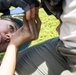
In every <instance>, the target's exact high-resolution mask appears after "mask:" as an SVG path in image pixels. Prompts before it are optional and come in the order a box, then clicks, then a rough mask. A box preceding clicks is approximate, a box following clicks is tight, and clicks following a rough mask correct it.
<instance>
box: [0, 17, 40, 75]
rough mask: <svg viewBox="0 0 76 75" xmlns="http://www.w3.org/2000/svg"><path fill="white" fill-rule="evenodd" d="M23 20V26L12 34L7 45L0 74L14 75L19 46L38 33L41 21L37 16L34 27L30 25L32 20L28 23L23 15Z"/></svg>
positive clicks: (35, 36)
mask: <svg viewBox="0 0 76 75" xmlns="http://www.w3.org/2000/svg"><path fill="white" fill-rule="evenodd" d="M23 21H24V23H23V26H22V27H21V28H19V29H18V30H17V31H16V32H15V33H14V34H13V36H12V37H11V39H10V42H9V44H8V46H7V49H6V53H5V55H4V58H3V61H2V64H1V67H0V75H14V71H15V66H16V58H17V53H18V49H19V47H20V46H21V45H23V44H25V43H27V42H29V41H32V40H34V39H37V37H38V35H39V31H40V26H41V21H40V19H39V17H38V16H37V17H36V19H35V22H34V24H35V27H33V25H32V22H31V21H32V20H30V23H29V21H27V20H26V19H25V16H24V18H23ZM30 25H31V27H30ZM36 29H37V30H36ZM34 32H37V34H34ZM16 38H17V39H16Z"/></svg>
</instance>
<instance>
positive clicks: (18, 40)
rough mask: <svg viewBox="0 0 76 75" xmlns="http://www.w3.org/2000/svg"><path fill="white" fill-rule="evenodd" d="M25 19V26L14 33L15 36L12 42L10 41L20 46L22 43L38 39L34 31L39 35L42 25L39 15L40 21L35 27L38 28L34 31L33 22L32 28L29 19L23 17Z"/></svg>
mask: <svg viewBox="0 0 76 75" xmlns="http://www.w3.org/2000/svg"><path fill="white" fill-rule="evenodd" d="M23 20H24V23H23V26H22V27H21V28H20V29H18V30H17V32H16V33H15V34H14V35H13V37H12V38H11V40H10V43H9V44H12V45H14V46H16V47H18V48H19V47H20V46H21V45H23V44H25V43H27V42H30V41H32V40H34V39H36V37H35V36H36V35H35V34H33V33H34V32H37V35H38V33H39V30H40V26H41V22H40V19H39V17H37V21H38V22H37V23H35V26H36V27H35V29H37V30H34V31H32V30H33V29H32V28H33V27H32V23H30V24H31V28H30V27H29V26H30V25H29V23H28V21H27V20H26V19H23Z"/></svg>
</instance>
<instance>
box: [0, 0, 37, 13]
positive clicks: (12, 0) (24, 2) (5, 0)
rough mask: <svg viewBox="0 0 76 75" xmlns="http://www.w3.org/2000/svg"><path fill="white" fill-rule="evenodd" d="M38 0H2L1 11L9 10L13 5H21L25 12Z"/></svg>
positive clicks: (0, 2)
mask: <svg viewBox="0 0 76 75" xmlns="http://www.w3.org/2000/svg"><path fill="white" fill-rule="evenodd" d="M36 1H37V0H0V12H3V11H6V10H8V9H9V8H10V7H11V6H14V7H18V6H19V7H21V8H22V9H23V10H24V11H25V12H26V11H28V10H29V9H30V8H32V7H34V6H35V3H36Z"/></svg>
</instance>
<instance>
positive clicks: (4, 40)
mask: <svg viewBox="0 0 76 75" xmlns="http://www.w3.org/2000/svg"><path fill="white" fill-rule="evenodd" d="M18 29H19V27H18V25H17V24H16V23H14V22H12V21H9V20H0V52H1V51H4V50H5V49H6V47H7V45H8V43H9V42H10V39H11V37H12V36H13V35H14V33H15V32H16V31H17V30H18Z"/></svg>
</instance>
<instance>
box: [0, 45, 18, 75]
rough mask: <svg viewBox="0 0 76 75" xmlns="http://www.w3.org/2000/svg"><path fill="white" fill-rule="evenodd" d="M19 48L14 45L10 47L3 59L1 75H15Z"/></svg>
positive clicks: (0, 68)
mask: <svg viewBox="0 0 76 75" xmlns="http://www.w3.org/2000/svg"><path fill="white" fill-rule="evenodd" d="M17 50H18V49H17V48H16V47H15V46H14V45H11V44H10V45H9V46H8V47H7V50H6V53H5V56H4V58H3V61H2V64H1V67H0V75H13V74H14V70H15V65H16V56H17Z"/></svg>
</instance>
